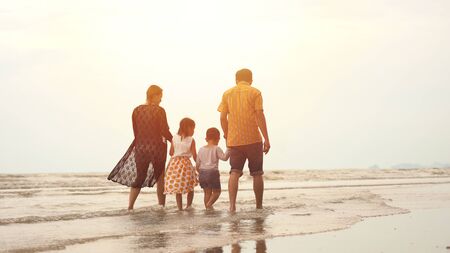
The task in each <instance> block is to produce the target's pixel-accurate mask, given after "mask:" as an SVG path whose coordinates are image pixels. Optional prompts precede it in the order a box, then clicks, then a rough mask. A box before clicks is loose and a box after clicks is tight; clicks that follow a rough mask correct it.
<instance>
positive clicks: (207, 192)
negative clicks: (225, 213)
mask: <svg viewBox="0 0 450 253" xmlns="http://www.w3.org/2000/svg"><path fill="white" fill-rule="evenodd" d="M203 192H204V194H205V196H204V198H203V203H204V204H205V208H207V207H208V201H209V198H211V193H212V189H206V188H205V189H203Z"/></svg>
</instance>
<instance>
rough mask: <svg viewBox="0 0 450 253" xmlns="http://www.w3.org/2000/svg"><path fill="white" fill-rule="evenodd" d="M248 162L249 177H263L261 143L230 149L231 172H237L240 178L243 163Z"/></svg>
mask: <svg viewBox="0 0 450 253" xmlns="http://www.w3.org/2000/svg"><path fill="white" fill-rule="evenodd" d="M246 160H248V168H249V170H250V175H251V176H258V175H263V174H264V171H263V144H262V142H258V143H254V144H249V145H243V146H234V147H230V165H231V170H230V173H231V172H237V173H239V174H240V176H242V174H243V172H242V170H243V169H244V164H245V161H246Z"/></svg>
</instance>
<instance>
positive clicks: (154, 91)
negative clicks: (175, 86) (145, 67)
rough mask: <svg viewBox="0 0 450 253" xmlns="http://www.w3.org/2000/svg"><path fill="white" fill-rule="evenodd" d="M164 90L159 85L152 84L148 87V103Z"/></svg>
mask: <svg viewBox="0 0 450 253" xmlns="http://www.w3.org/2000/svg"><path fill="white" fill-rule="evenodd" d="M162 91H163V90H162V89H161V87H159V86H158V85H150V87H148V89H147V103H150V101H151V100H152V98H153V97H154V96H156V95H159V94H161V93H162Z"/></svg>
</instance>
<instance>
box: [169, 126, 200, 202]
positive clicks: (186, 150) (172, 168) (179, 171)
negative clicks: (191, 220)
mask: <svg viewBox="0 0 450 253" xmlns="http://www.w3.org/2000/svg"><path fill="white" fill-rule="evenodd" d="M194 129H195V122H194V121H193V120H192V119H189V118H184V119H182V120H181V122H180V128H179V130H178V134H177V135H175V136H174V137H173V139H172V145H171V146H170V151H169V154H170V155H171V156H172V158H171V159H170V161H169V164H168V166H167V171H166V176H165V185H164V194H176V199H177V206H178V210H183V200H182V194H186V193H187V204H186V208H189V207H191V205H192V200H193V199H194V188H195V186H197V185H198V179H197V172H196V169H195V167H194V166H193V165H192V162H191V159H190V158H191V157H192V158H194V160H196V159H197V151H196V148H195V140H194V138H192V135H194Z"/></svg>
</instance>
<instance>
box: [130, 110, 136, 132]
mask: <svg viewBox="0 0 450 253" xmlns="http://www.w3.org/2000/svg"><path fill="white" fill-rule="evenodd" d="M131 121H132V122H133V134H134V138H136V132H137V126H136V109H134V110H133V114H132V115H131Z"/></svg>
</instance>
